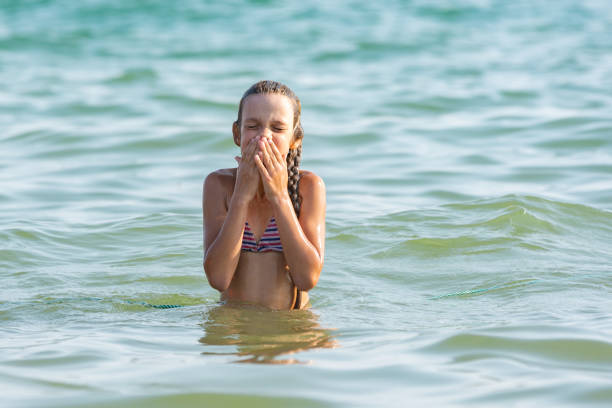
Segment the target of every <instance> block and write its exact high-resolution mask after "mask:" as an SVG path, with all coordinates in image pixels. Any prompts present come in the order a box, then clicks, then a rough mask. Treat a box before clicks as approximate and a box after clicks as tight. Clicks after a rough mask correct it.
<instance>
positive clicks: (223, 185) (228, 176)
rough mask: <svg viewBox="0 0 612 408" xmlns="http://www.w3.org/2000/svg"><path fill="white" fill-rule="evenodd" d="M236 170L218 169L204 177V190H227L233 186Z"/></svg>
mask: <svg viewBox="0 0 612 408" xmlns="http://www.w3.org/2000/svg"><path fill="white" fill-rule="evenodd" d="M235 175H236V169H235V168H233V169H219V170H215V171H213V172H212V173H210V174H209V175H208V176H206V179H205V180H204V190H206V189H210V188H212V189H215V190H217V189H223V190H225V189H227V188H230V187H232V188H233V186H234V178H235Z"/></svg>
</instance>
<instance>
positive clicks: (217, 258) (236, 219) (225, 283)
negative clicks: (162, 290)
mask: <svg viewBox="0 0 612 408" xmlns="http://www.w3.org/2000/svg"><path fill="white" fill-rule="evenodd" d="M246 215H247V203H245V202H242V201H240V200H238V199H232V201H231V202H230V206H229V208H228V211H227V215H226V217H225V221H224V222H223V226H222V227H221V230H220V231H219V234H218V235H217V238H216V239H215V240H214V241H213V243H212V244H211V245H210V247H209V248H207V249H206V254H205V256H204V271H205V272H206V277H207V278H208V282H209V283H210V285H211V286H212V287H213V288H215V289H217V290H218V291H220V292H223V291H225V290H226V289H227V288H228V287H229V285H230V283H231V281H232V278H233V277H234V273H235V271H236V266H237V265H238V260H239V258H240V249H241V246H242V234H243V232H244V223H245V221H246Z"/></svg>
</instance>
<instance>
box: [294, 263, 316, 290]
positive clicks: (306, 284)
mask: <svg viewBox="0 0 612 408" xmlns="http://www.w3.org/2000/svg"><path fill="white" fill-rule="evenodd" d="M322 269H323V264H320V265H317V266H316V267H313V268H310V270H309V273H308V274H307V275H306V276H305V277H303V278H302V279H298V280H297V281H296V282H295V286H297V288H298V289H299V290H303V291H306V292H308V291H309V290H310V289H312V288H314V287H315V286H316V285H317V282H319V276H321V270H322Z"/></svg>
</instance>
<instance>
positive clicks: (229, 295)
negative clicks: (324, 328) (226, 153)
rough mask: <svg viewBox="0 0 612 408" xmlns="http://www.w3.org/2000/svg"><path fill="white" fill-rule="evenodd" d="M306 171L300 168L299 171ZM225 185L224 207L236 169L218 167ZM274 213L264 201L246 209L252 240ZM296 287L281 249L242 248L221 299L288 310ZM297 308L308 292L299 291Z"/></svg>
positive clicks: (260, 233) (303, 301)
mask: <svg viewBox="0 0 612 408" xmlns="http://www.w3.org/2000/svg"><path fill="white" fill-rule="evenodd" d="M304 173H308V172H303V171H300V174H304ZM219 174H220V175H221V176H222V177H223V179H224V184H225V185H226V189H225V190H226V197H225V206H226V208H229V203H230V201H231V198H232V194H233V192H234V183H235V177H236V169H225V170H220V171H219ZM273 216H274V214H273V213H272V208H271V207H270V205H269V204H267V203H265V202H261V203H254V204H253V205H251V206H250V207H249V210H248V211H247V222H248V223H249V227H250V229H251V232H252V233H253V234H254V235H255V239H256V240H259V239H260V237H261V236H262V235H263V233H264V231H265V229H266V226H268V222H269V221H270V219H271V218H272V217H273ZM295 292H296V289H295V286H294V285H293V282H292V281H291V277H290V275H289V267H288V266H287V262H286V261H285V255H284V253H283V252H277V251H269V252H248V251H244V250H243V251H241V252H240V259H239V260H238V266H237V267H236V272H235V273H234V277H233V279H232V281H231V283H230V286H229V287H228V288H227V290H225V292H223V293H222V294H221V299H222V300H229V301H234V300H236V301H243V302H252V303H256V304H259V305H263V306H266V307H269V308H272V309H290V308H291V307H292V306H293V302H294V300H295ZM301 297H302V300H301V305H299V308H300V309H301V308H303V307H304V306H305V305H306V304H307V303H308V293H307V292H302V296H301Z"/></svg>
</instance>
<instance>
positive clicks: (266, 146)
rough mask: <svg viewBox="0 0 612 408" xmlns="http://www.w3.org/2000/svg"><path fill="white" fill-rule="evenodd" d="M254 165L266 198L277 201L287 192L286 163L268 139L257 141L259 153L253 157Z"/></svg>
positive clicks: (286, 194)
mask: <svg viewBox="0 0 612 408" xmlns="http://www.w3.org/2000/svg"><path fill="white" fill-rule="evenodd" d="M255 164H257V168H258V169H259V174H260V176H261V180H262V182H263V186H264V191H265V194H266V198H267V199H268V200H270V201H277V200H280V199H282V198H283V197H284V196H288V192H287V179H288V175H287V161H286V160H285V158H284V157H283V155H282V154H280V152H279V151H278V149H277V148H276V145H275V144H274V142H272V141H271V140H270V139H269V138H262V139H261V140H260V141H259V152H257V154H256V155H255Z"/></svg>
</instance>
